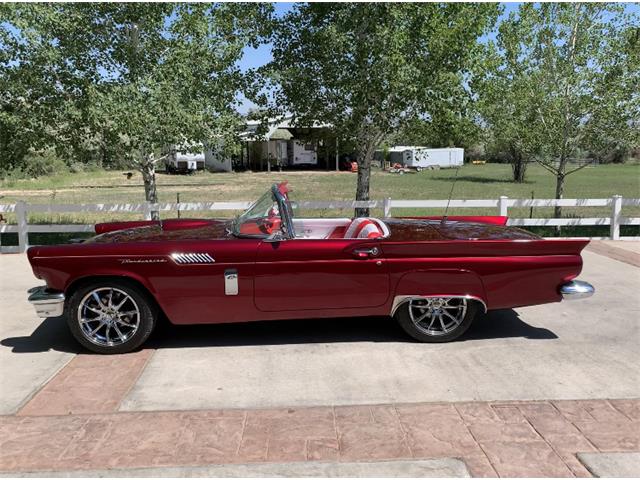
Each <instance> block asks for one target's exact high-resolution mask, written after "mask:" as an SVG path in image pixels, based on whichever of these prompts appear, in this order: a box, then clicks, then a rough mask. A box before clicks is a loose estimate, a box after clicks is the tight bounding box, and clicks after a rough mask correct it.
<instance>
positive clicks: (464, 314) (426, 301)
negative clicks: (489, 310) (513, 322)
mask: <svg viewBox="0 0 640 480" xmlns="http://www.w3.org/2000/svg"><path fill="white" fill-rule="evenodd" d="M477 311H478V304H477V303H476V302H474V301H472V300H468V299H466V298H459V297H426V298H419V297H418V298H412V299H409V300H408V301H406V302H405V303H403V304H402V305H400V307H398V309H397V310H396V313H395V315H394V318H395V319H396V320H397V321H398V323H399V324H400V326H401V327H402V328H403V330H404V331H405V332H407V333H408V334H409V335H410V336H412V337H413V338H414V339H416V340H418V341H420V342H426V343H442V342H449V341H451V340H455V339H456V338H458V337H459V336H460V335H462V334H463V333H464V332H466V331H467V329H468V328H469V327H470V326H471V323H472V322H473V318H474V317H475V315H476V313H477Z"/></svg>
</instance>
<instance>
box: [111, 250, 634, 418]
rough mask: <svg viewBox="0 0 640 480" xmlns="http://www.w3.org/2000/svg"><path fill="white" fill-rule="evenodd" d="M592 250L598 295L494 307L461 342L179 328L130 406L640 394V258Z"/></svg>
mask: <svg viewBox="0 0 640 480" xmlns="http://www.w3.org/2000/svg"><path fill="white" fill-rule="evenodd" d="M584 260H585V266H584V271H583V273H582V275H581V276H580V278H583V279H585V280H588V281H590V282H592V283H593V285H594V286H595V287H596V292H597V293H596V295H595V296H594V297H592V298H590V299H586V300H582V301H575V302H561V303H556V304H550V305H541V306H536V307H528V308H521V309H517V310H516V311H512V310H506V311H497V312H491V313H490V314H489V315H487V316H484V317H480V318H478V319H477V322H476V324H475V325H473V326H472V328H471V329H470V331H469V332H468V333H467V335H466V337H465V338H464V339H463V340H462V341H458V342H454V343H447V344H432V345H424V344H419V343H414V342H412V341H409V339H408V338H407V337H406V336H405V335H404V333H403V332H401V331H400V329H399V328H398V327H397V326H396V324H395V323H394V322H393V321H392V320H391V319H388V318H379V319H371V318H367V319H341V320H317V321H313V322H306V321H305V322H295V321H291V322H271V323H263V324H245V325H225V326H223V325H214V326H199V327H183V328H180V329H171V330H170V331H166V332H164V333H163V335H161V336H160V337H159V338H156V339H155V340H154V345H155V346H156V347H157V348H158V350H157V352H156V353H155V355H154V356H153V357H152V358H151V360H150V361H149V364H148V365H147V367H146V369H145V370H144V372H143V373H142V375H141V377H140V380H139V381H138V382H137V383H136V385H135V386H134V387H133V389H132V390H131V392H130V393H129V395H128V396H127V397H126V398H125V400H124V402H123V404H122V407H121V409H122V410H131V411H138V410H158V409H160V410H173V409H183V408H187V409H202V408H227V407H230V406H234V407H236V408H238V407H241V408H253V407H279V406H291V405H296V406H300V405H304V406H311V405H357V404H363V403H387V402H402V403H403V402H420V401H436V402H438V401H474V400H483V401H491V400H537V399H540V400H542V399H548V398H553V399H575V398H635V397H640V350H639V349H638V345H639V344H640V328H639V321H638V319H639V318H640V296H639V295H638V291H640V269H639V268H637V267H634V266H631V265H628V264H626V263H622V262H619V261H616V260H612V259H610V258H607V257H604V256H602V255H597V254H593V253H590V252H585V254H584ZM169 392H174V393H173V394H172V393H169Z"/></svg>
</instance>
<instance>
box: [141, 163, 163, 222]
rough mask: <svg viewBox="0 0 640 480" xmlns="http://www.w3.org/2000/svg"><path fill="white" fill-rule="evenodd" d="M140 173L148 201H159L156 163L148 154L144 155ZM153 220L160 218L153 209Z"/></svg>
mask: <svg viewBox="0 0 640 480" xmlns="http://www.w3.org/2000/svg"><path fill="white" fill-rule="evenodd" d="M140 173H142V180H143V181H144V196H145V200H146V201H147V202H151V203H158V191H157V189H156V164H155V162H154V161H153V159H152V158H150V157H149V156H148V155H146V154H144V155H143V160H142V162H141V163H140ZM151 219H152V220H160V213H159V212H158V211H155V210H154V211H151Z"/></svg>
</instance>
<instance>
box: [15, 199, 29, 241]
mask: <svg viewBox="0 0 640 480" xmlns="http://www.w3.org/2000/svg"><path fill="white" fill-rule="evenodd" d="M16 220H17V221H18V251H19V252H20V253H24V252H26V251H27V248H29V232H28V230H27V229H28V228H29V224H28V223H27V204H26V203H25V202H23V201H22V200H19V201H17V202H16Z"/></svg>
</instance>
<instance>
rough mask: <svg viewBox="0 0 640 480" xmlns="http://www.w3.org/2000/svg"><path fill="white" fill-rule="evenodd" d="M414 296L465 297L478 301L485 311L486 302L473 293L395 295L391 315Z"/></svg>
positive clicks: (485, 311)
mask: <svg viewBox="0 0 640 480" xmlns="http://www.w3.org/2000/svg"><path fill="white" fill-rule="evenodd" d="M414 298H466V299H467V300H475V301H477V302H480V303H481V304H482V307H483V308H484V313H487V304H486V303H485V301H484V300H482V299H481V298H480V297H476V296H475V295H396V296H395V297H393V304H392V305H391V316H392V317H393V315H394V314H395V313H396V310H397V309H398V308H399V307H400V305H402V304H403V303H405V302H408V301H409V300H411V299H414Z"/></svg>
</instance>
